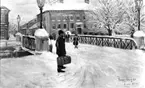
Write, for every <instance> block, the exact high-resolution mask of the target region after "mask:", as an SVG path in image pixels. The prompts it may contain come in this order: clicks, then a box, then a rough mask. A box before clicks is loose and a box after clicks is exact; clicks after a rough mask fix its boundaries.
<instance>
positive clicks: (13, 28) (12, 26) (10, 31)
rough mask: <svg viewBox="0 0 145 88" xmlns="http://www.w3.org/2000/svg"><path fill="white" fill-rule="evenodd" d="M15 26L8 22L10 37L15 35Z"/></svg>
mask: <svg viewBox="0 0 145 88" xmlns="http://www.w3.org/2000/svg"><path fill="white" fill-rule="evenodd" d="M17 28H18V27H17V25H16V24H14V23H12V22H10V23H9V33H11V34H12V35H15V34H16V33H17Z"/></svg>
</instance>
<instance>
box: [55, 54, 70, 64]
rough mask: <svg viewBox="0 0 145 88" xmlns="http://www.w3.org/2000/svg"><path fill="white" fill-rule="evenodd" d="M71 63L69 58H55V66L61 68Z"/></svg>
mask: <svg viewBox="0 0 145 88" xmlns="http://www.w3.org/2000/svg"><path fill="white" fill-rule="evenodd" d="M69 63H71V57H70V56H68V55H66V56H61V57H57V64H58V65H60V66H62V65H65V64H69Z"/></svg>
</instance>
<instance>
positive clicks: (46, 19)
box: [37, 10, 85, 34]
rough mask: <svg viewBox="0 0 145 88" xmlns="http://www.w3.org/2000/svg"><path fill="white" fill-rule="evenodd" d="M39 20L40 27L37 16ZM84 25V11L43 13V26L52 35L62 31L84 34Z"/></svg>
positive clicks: (48, 11) (49, 11)
mask: <svg viewBox="0 0 145 88" xmlns="http://www.w3.org/2000/svg"><path fill="white" fill-rule="evenodd" d="M37 20H38V26H39V21H40V16H39V15H37ZM84 25H85V13H84V10H47V11H44V12H43V26H44V28H45V29H46V30H47V32H48V33H50V34H52V33H55V32H56V31H57V30H60V29H61V30H64V31H71V32H72V33H78V34H82V33H83V29H84V28H85V26H84Z"/></svg>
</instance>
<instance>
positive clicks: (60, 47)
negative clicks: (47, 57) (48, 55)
mask: <svg viewBox="0 0 145 88" xmlns="http://www.w3.org/2000/svg"><path fill="white" fill-rule="evenodd" d="M58 35H59V36H58V38H57V40H56V44H55V45H56V54H57V55H58V57H62V56H66V50H65V33H64V32H63V31H62V30H59V31H58ZM57 59H58V58H57ZM65 68H66V67H64V66H63V65H57V71H58V72H65V71H63V70H62V69H65Z"/></svg>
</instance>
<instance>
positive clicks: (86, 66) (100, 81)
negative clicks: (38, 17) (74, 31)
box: [0, 42, 145, 88]
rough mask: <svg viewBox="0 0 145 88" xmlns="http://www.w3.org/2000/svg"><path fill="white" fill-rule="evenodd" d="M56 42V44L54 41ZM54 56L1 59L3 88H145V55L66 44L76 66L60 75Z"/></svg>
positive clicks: (48, 54)
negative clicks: (75, 47)
mask: <svg viewBox="0 0 145 88" xmlns="http://www.w3.org/2000/svg"><path fill="white" fill-rule="evenodd" d="M53 43H54V42H53ZM55 50H56V49H55V47H54V48H53V53H48V52H43V53H42V55H40V56H38V55H34V56H27V57H23V58H13V59H11V60H10V59H9V60H6V59H5V60H1V72H2V73H1V78H2V79H1V84H0V85H2V88H12V87H13V88H144V86H141V85H142V84H144V81H145V79H143V78H145V76H144V73H145V68H144V67H145V59H144V58H145V54H144V52H142V51H140V50H122V49H115V48H110V47H98V46H92V45H86V44H80V45H79V48H78V49H74V46H73V45H72V43H67V44H66V50H67V55H70V56H71V57H72V63H71V64H69V65H67V68H66V69H65V70H66V72H65V73H64V74H63V73H59V74H58V73H57V71H56V68H57V67H56V59H55V58H56V57H57V55H56V54H55Z"/></svg>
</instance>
